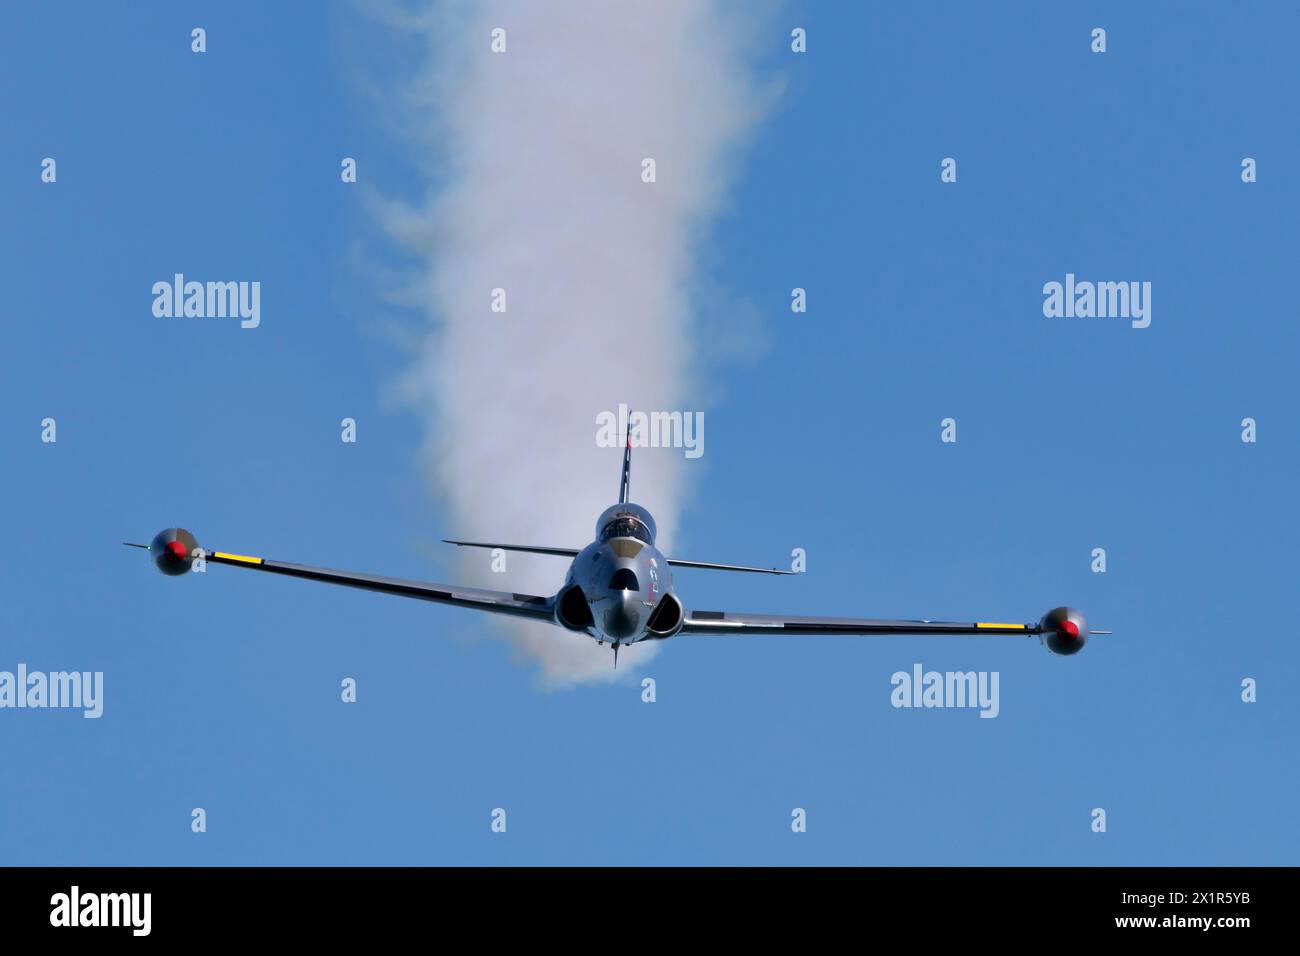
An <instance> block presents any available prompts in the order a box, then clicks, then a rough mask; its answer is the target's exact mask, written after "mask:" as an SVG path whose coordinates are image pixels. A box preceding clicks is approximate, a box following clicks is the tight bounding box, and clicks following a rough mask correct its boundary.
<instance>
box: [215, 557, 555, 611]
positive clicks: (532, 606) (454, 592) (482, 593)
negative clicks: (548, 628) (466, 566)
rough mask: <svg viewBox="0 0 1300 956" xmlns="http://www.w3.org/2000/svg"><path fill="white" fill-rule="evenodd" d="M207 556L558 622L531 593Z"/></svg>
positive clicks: (240, 565)
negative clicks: (516, 592)
mask: <svg viewBox="0 0 1300 956" xmlns="http://www.w3.org/2000/svg"><path fill="white" fill-rule="evenodd" d="M205 556H206V559H207V560H208V561H210V562H212V563H213V564H228V565H230V566H232V567H237V568H252V569H253V570H254V571H266V572H269V573H271V574H283V575H287V576H288V577H291V578H306V579H307V580H309V581H321V582H323V583H325V584H341V585H343V586H344V587H349V588H362V589H364V590H366V591H379V592H381V593H383V594H397V595H400V596H402V597H410V598H419V599H420V600H421V601H433V602H435V603H438V604H454V605H456V606H458V607H470V608H476V609H477V610H480V611H492V612H494V613H496V614H513V615H515V616H517V617H531V618H536V619H538V620H544V621H546V622H547V623H548V624H549V623H554V620H555V618H554V613H553V611H554V607H553V604H552V599H551V598H546V597H538V596H536V595H532V594H512V593H509V592H506V591H487V590H484V589H482V588H465V587H458V586H456V585H454V584H434V583H432V582H426V581H408V580H404V579H402V578H386V577H381V576H380V575H377V574H358V573H356V572H353V571H335V570H332V569H330V568H314V567H310V566H309V565H305V564H289V563H287V562H285V561H270V560H267V559H266V558H254V557H249V556H247V555H242V554H228V553H226V552H224V551H206V552H205Z"/></svg>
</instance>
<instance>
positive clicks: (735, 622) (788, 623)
mask: <svg viewBox="0 0 1300 956" xmlns="http://www.w3.org/2000/svg"><path fill="white" fill-rule="evenodd" d="M631 471H632V438H631V434H629V435H628V441H627V445H626V447H625V448H624V451H623V473H622V478H621V480H620V482H619V495H618V504H615V505H610V506H609V507H608V508H606V509H605V510H604V511H603V512H601V515H600V517H599V518H598V519H597V521H596V537H595V540H594V541H592V542H591V543H590V544H588V545H587V546H586V547H585V548H580V549H579V548H554V547H543V546H538V545H520V544H503V543H499V542H488V541H456V540H447V541H446V543H447V544H454V545H459V546H460V547H466V548H492V549H496V548H500V549H501V550H504V551H519V552H526V553H529V554H546V555H554V556H556V557H563V558H569V559H571V563H570V564H569V571H568V574H567V575H566V576H565V579H564V584H563V585H562V586H561V587H560V589H559V590H558V591H556V593H555V594H554V595H551V596H546V595H534V594H516V593H511V592H506V591H488V590H483V589H481V588H468V587H458V586H456V585H451V584H433V583H429V582H423V581H408V580H402V579H400V578H387V577H381V576H379V575H374V574H358V573H354V572H351V571H334V570H330V569H329V568H317V567H311V566H308V565H304V564H289V563H287V562H284V561H272V560H270V559H269V558H259V557H251V556H249V555H244V554H232V553H230V552H227V551H209V550H207V549H205V548H202V547H200V546H199V543H198V541H196V540H195V538H194V535H192V534H190V532H188V531H186V530H185V529H184V528H167V529H166V530H164V531H160V532H159V533H158V534H157V535H156V536H155V537H154V539H153V541H152V542H151V543H150V544H147V545H145V544H132V543H131V542H123V543H124V544H127V545H129V546H131V547H136V548H144V549H146V550H148V551H149V553H150V554H151V555H152V556H153V560H154V563H155V564H156V565H157V567H158V570H159V571H161V572H162V573H163V574H167V575H181V574H184V573H186V572H187V571H189V570H190V569H191V568H192V567H193V566H194V562H195V561H196V560H202V561H204V562H207V563H212V564H225V565H230V566H231V567H237V568H249V569H252V570H254V571H264V572H268V573H270V574H282V575H287V576H289V577H294V578H306V579H308V580H311V581H323V582H325V583H326V584H342V585H344V586H346V587H354V588H364V589H365V590H369V591H380V592H382V593H385V594H397V595H401V596H402V597H411V598H419V599H420V600H424V601H434V602H437V603H440V604H454V605H457V606H459V607H467V608H475V609H477V610H480V611H490V612H492V613H494V614H509V615H513V616H515V617H523V618H529V619H531V620H534V621H540V622H542V623H545V624H552V625H555V626H557V627H562V628H565V629H566V630H569V631H575V632H577V633H581V634H586V635H588V636H589V637H591V638H594V639H595V640H596V641H597V642H598V643H600V644H602V645H603V644H609V645H610V646H611V647H612V648H613V651H614V666H615V667H617V666H618V649H619V648H620V647H622V646H623V645H625V644H635V643H637V642H639V641H661V640H665V639H667V638H670V637H675V636H678V635H723V636H730V635H762V634H769V635H796V634H829V635H863V636H880V635H969V636H979V637H982V636H988V635H1013V636H1021V637H1029V636H1034V637H1038V638H1039V640H1040V641H1041V642H1042V643H1043V644H1044V645H1045V646H1046V647H1047V648H1048V649H1049V650H1051V651H1053V652H1054V653H1057V654H1075V653H1078V652H1079V651H1080V650H1082V649H1083V646H1084V644H1085V643H1086V642H1087V640H1088V636H1089V634H1090V633H1091V634H1109V633H1110V632H1109V631H1099V630H1093V631H1089V629H1088V625H1087V622H1086V621H1085V620H1084V617H1083V614H1081V613H1080V612H1079V611H1078V610H1076V609H1074V608H1071V607H1057V608H1053V609H1052V610H1050V611H1048V612H1047V613H1046V614H1044V615H1043V617H1042V618H1041V619H1039V621H1038V622H1036V623H1028V624H1014V623H1003V622H999V621H971V622H969V623H965V622H948V621H930V620H918V621H898V620H877V619H869V618H855V617H806V616H802V615H795V614H748V613H737V612H734V611H706V610H697V609H694V608H688V607H687V605H686V604H685V603H684V602H683V601H682V599H681V597H679V596H678V594H677V591H676V588H675V587H674V583H673V574H672V569H673V568H711V569H715V570H722V571H747V572H753V573H759V574H793V573H795V572H793V571H785V570H779V569H777V568H756V567H746V566H743V565H734V564H716V563H713V562H709V561H688V560H685V559H682V558H669V557H666V556H665V555H664V554H663V553H662V552H661V551H660V550H659V549H658V547H656V545H655V536H656V529H655V520H654V518H653V517H652V516H651V514H650V512H649V511H647V510H646V509H645V508H643V507H641V506H640V505H638V504H634V503H632V502H631V501H630V500H629V499H628V492H629V486H630V483H631Z"/></svg>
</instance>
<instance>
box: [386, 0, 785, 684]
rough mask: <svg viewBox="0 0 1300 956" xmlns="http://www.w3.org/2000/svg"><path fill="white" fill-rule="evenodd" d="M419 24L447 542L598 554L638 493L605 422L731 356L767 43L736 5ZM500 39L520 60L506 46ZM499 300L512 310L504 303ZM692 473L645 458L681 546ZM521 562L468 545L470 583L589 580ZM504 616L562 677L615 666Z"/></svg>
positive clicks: (481, 11)
mask: <svg viewBox="0 0 1300 956" xmlns="http://www.w3.org/2000/svg"><path fill="white" fill-rule="evenodd" d="M406 26H407V27H408V28H411V29H418V30H420V31H422V32H423V33H424V34H425V35H426V37H427V42H428V69H427V71H426V72H425V73H424V74H422V75H421V77H420V79H419V82H418V84H417V100H416V102H417V105H416V108H415V110H413V113H412V116H413V122H415V123H417V124H419V125H420V129H419V130H418V132H419V133H420V134H421V135H422V136H423V137H425V142H426V143H427V144H428V147H427V148H428V149H429V150H432V151H434V153H435V155H436V156H437V157H438V162H437V166H438V168H437V173H438V175H439V177H440V179H441V182H439V183H438V186H437V187H436V188H435V189H434V190H433V191H432V192H431V195H430V198H429V199H428V201H427V202H426V203H425V204H424V205H423V206H421V207H419V208H414V209H413V208H410V207H388V208H386V209H385V212H384V217H385V222H386V225H387V227H388V228H389V230H390V232H391V233H392V234H393V235H394V236H396V237H398V238H399V239H401V240H403V241H404V242H406V243H407V244H408V246H409V247H410V248H411V249H412V250H413V251H414V253H415V254H416V256H417V257H418V258H419V259H420V260H421V261H422V262H423V264H424V266H423V270H422V274H421V278H420V286H421V288H420V295H421V298H422V301H423V303H424V304H425V305H426V306H427V310H428V313H429V316H430V318H431V320H432V329H431V331H430V333H429V335H428V338H427V341H426V344H425V347H424V348H423V350H422V353H421V355H420V356H419V357H418V359H417V362H416V365H415V367H414V369H413V371H412V374H411V375H410V378H409V381H408V383H407V384H408V388H409V397H410V399H411V400H412V401H413V403H415V405H416V407H417V408H419V409H420V411H421V412H422V413H423V414H425V415H426V416H427V424H428V431H427V442H426V452H427V461H428V465H429V468H430V474H431V476H432V478H433V480H434V482H435V485H436V489H437V491H438V492H439V493H440V494H441V495H443V496H444V497H445V500H446V502H447V503H448V504H449V505H450V511H451V517H452V520H453V521H454V528H453V527H448V528H447V530H448V532H452V531H454V532H455V535H457V536H465V537H470V538H477V539H479V540H501V541H506V542H510V543H520V544H529V543H534V544H543V545H557V546H573V547H580V546H582V545H583V544H585V543H586V542H587V541H590V540H591V537H592V534H593V532H594V530H595V528H594V522H595V519H596V516H597V515H598V514H599V512H600V511H601V509H603V508H604V507H606V506H607V505H609V504H612V503H613V502H614V501H616V500H617V495H616V492H617V483H618V474H619V465H620V451H619V449H617V448H615V449H603V448H598V447H597V446H596V441H595V435H596V415H597V413H598V412H600V411H602V410H609V411H614V410H616V409H617V407H618V404H619V403H620V402H626V403H628V404H629V405H630V406H631V407H632V408H633V409H644V410H678V409H680V410H695V409H698V402H693V401H692V399H693V398H694V397H697V396H698V394H699V393H698V391H696V390H694V389H693V388H692V386H691V377H692V376H693V375H695V374H698V372H699V371H700V370H699V369H698V368H696V367H694V366H693V365H692V359H691V355H692V351H693V350H694V349H696V348H697V347H698V348H702V349H705V350H707V348H708V347H707V345H704V344H703V343H697V342H696V341H694V340H693V335H692V317H691V306H692V300H691V293H692V289H693V280H694V278H695V277H694V276H693V270H692V264H693V258H694V254H695V253H696V252H697V251H698V247H699V244H700V243H701V241H702V232H703V229H702V227H703V226H704V224H705V222H706V221H707V219H708V217H709V216H710V214H711V213H713V212H714V211H715V210H716V208H717V205H718V203H719V202H720V201H721V199H722V198H723V196H724V193H725V185H726V184H727V182H728V180H729V179H730V178H732V174H733V171H734V170H735V168H736V166H737V164H738V160H739V157H738V155H737V152H738V147H739V145H740V143H741V140H742V139H743V137H744V134H745V132H746V131H747V130H748V128H749V127H750V126H751V124H752V123H753V121H754V120H755V119H756V118H757V116H758V115H759V113H760V112H761V100H763V99H764V97H763V96H762V95H761V94H760V92H759V91H758V90H756V88H755V86H754V83H753V80H752V78H751V75H750V71H749V65H748V63H747V60H746V55H745V53H744V50H743V49H742V48H743V46H744V44H745V42H746V37H748V35H749V34H748V32H747V31H745V30H742V29H739V28H738V25H737V23H736V22H734V20H731V21H729V20H727V19H724V17H723V16H722V15H721V13H720V12H719V9H718V6H717V5H716V4H715V3H714V2H712V0H670V2H663V0H657V2H655V3H649V4H634V3H614V2H608V0H606V2H600V0H590V2H588V0H565V2H562V3H531V2H528V3H506V2H489V3H486V4H483V5H481V6H478V7H476V8H474V9H473V10H465V9H461V8H458V9H457V10H456V11H454V12H453V13H452V14H450V15H444V14H441V13H440V14H438V15H437V16H430V17H428V18H424V19H421V20H419V21H418V22H412V21H408V22H407V23H406ZM496 28H501V29H503V30H504V31H505V43H506V52H504V53H494V52H492V50H491V49H490V40H491V36H492V32H493V30H494V29H496ZM776 36H778V37H779V34H776ZM646 157H650V158H653V159H654V160H655V163H656V166H657V170H656V172H657V181H656V182H654V183H645V182H643V181H642V176H641V173H642V160H643V159H644V158H646ZM498 288H500V289H504V290H505V293H506V303H507V311H506V312H505V313H504V314H500V313H494V312H492V311H491V310H490V301H491V295H492V290H494V289H498ZM692 464H693V463H692V462H688V461H685V460H684V459H683V456H682V453H681V452H680V451H672V450H661V449H643V450H641V451H639V452H636V453H634V455H633V473H632V479H633V480H632V492H633V495H632V496H633V500H635V501H637V502H638V503H640V504H643V505H645V506H646V507H648V508H649V509H650V510H651V512H652V513H654V515H655V517H656V519H657V520H658V523H659V528H660V543H661V546H662V547H665V550H667V549H668V548H670V547H671V544H672V539H673V529H674V525H675V523H676V520H677V517H678V510H679V506H680V499H681V495H682V492H683V483H684V481H685V479H686V477H687V474H686V472H687V469H689V468H690V467H692ZM448 536H452V535H450V534H449V535H448ZM508 560H509V565H508V573H507V574H505V575H499V574H490V573H485V572H487V571H488V562H489V555H488V553H487V552H473V553H469V552H466V553H463V565H462V568H461V570H462V572H463V573H464V577H465V579H466V581H467V583H477V584H480V585H482V586H487V587H494V588H498V589H504V590H514V591H520V592H526V593H533V594H552V593H554V592H555V590H556V589H557V587H558V585H559V583H560V581H561V579H562V575H563V573H564V570H565V564H564V561H563V559H558V558H534V557H528V556H523V555H514V554H512V555H510V556H509V559H508ZM500 626H502V627H503V628H507V629H508V630H509V633H510V637H511V639H512V640H513V641H514V642H516V644H517V645H518V646H519V647H520V648H522V649H523V650H525V651H526V652H527V653H528V654H530V655H532V656H533V657H535V658H536V659H537V660H538V661H539V662H540V663H541V665H542V667H543V671H544V673H545V675H546V676H547V677H548V678H549V680H550V681H552V682H554V683H561V684H563V683H570V682H574V681H581V680H586V679H591V678H601V679H603V678H605V677H607V676H608V675H609V674H610V673H611V660H610V652H609V649H608V648H597V646H596V645H595V643H594V642H593V641H591V640H590V639H589V638H587V637H585V636H583V635H575V634H570V633H569V632H567V631H563V630H560V629H556V628H550V627H546V626H544V625H540V624H534V623H531V622H515V621H503V622H500ZM647 653H652V651H651V649H650V647H648V646H645V645H642V646H641V647H634V648H629V649H628V653H627V656H626V658H625V660H626V661H627V663H628V664H629V665H635V664H636V663H638V655H640V660H642V661H643V660H644V659H645V655H646V654H647Z"/></svg>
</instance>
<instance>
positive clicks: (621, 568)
mask: <svg viewBox="0 0 1300 956" xmlns="http://www.w3.org/2000/svg"><path fill="white" fill-rule="evenodd" d="M654 541H655V523H654V518H652V517H651V516H650V512H648V511H646V509H644V508H642V507H641V506H640V505H635V504H630V503H629V504H620V505H613V506H612V507H610V508H607V509H606V510H605V512H604V513H603V514H602V515H601V517H600V520H599V521H597V523H596V540H595V541H593V542H592V543H591V544H589V545H587V546H586V547H585V548H583V549H582V550H581V551H580V552H578V556H577V557H576V558H574V559H573V563H572V564H571V565H570V566H569V573H568V575H567V576H566V578H565V583H564V589H563V590H562V591H561V593H564V592H565V591H568V590H569V589H570V588H572V587H573V586H574V585H576V586H578V587H579V588H581V589H582V594H583V596H584V597H585V598H586V604H587V607H588V608H589V609H590V611H591V623H590V624H589V625H588V626H587V627H586V628H585V631H586V633H587V634H589V635H591V636H592V637H593V638H595V639H596V640H597V641H600V642H602V643H604V642H609V643H611V644H634V643H636V642H637V641H641V640H646V639H657V638H660V637H664V636H667V635H665V634H655V633H652V632H651V631H649V630H648V629H647V624H648V623H649V622H650V617H651V615H652V614H653V613H654V611H655V608H656V607H657V606H658V605H659V602H660V601H662V600H663V599H664V597H665V595H672V593H673V577H672V571H671V569H670V568H669V566H668V561H667V559H666V558H665V557H664V556H663V554H662V553H660V551H659V549H658V548H656V547H655V543H654Z"/></svg>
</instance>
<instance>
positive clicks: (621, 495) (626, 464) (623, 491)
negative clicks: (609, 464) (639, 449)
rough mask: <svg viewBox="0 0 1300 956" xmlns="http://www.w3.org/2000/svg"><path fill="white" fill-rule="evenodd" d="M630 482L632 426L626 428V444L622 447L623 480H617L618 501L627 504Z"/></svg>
mask: <svg viewBox="0 0 1300 956" xmlns="http://www.w3.org/2000/svg"><path fill="white" fill-rule="evenodd" d="M631 482H632V426H631V425H629V426H628V428H627V445H626V446H625V447H624V448H623V480H622V481H621V482H619V487H618V503H619V504H621V505H625V504H627V495H628V486H629V485H630V484H631Z"/></svg>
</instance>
